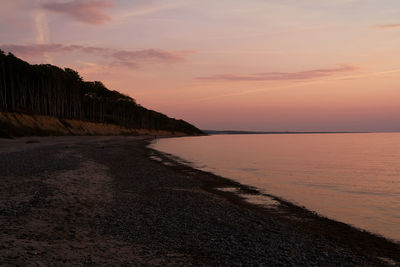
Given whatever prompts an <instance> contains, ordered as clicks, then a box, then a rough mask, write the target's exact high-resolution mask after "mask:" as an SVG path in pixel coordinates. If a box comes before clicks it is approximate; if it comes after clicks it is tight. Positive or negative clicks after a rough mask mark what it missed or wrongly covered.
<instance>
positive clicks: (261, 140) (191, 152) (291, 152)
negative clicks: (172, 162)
mask: <svg viewBox="0 0 400 267" xmlns="http://www.w3.org/2000/svg"><path fill="white" fill-rule="evenodd" d="M151 146H152V148H154V149H156V150H159V151H161V152H164V153H168V154H170V155H172V156H174V157H176V158H179V159H180V160H182V162H185V163H188V164H190V165H191V166H192V167H194V168H197V169H200V170H204V171H208V172H212V173H215V174H217V175H220V176H224V177H227V178H230V179H232V180H236V181H238V182H240V183H242V184H245V185H250V186H254V187H256V188H258V189H259V190H260V191H261V192H264V193H266V194H270V195H274V196H277V197H280V198H283V199H285V200H288V201H290V202H292V203H294V204H297V205H300V206H304V207H306V208H307V209H309V210H312V211H315V212H317V213H318V214H320V215H322V216H325V217H328V218H330V219H334V220H337V221H341V222H344V223H347V224H350V225H353V226H355V227H357V228H360V229H364V230H367V231H370V232H373V233H376V234H379V235H382V236H384V237H386V238H389V239H391V240H394V241H397V242H398V241H400V133H360V134H359V133H340V134H328V133H327V134H257V135H253V134H252V135H211V136H199V137H181V138H167V139H159V140H157V141H156V142H154V143H153V144H152V145H151Z"/></svg>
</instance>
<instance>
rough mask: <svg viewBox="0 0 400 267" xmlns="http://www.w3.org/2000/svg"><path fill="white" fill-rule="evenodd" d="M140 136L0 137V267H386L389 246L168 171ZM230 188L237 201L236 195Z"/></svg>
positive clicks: (185, 171)
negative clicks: (379, 266)
mask: <svg viewBox="0 0 400 267" xmlns="http://www.w3.org/2000/svg"><path fill="white" fill-rule="evenodd" d="M146 139H147V138H146V137H56V138H55V137H47V138H21V139H16V140H8V139H0V185H1V186H0V263H1V264H2V265H5V266H14V265H22V266H24V265H39V266H41V265H140V264H145V265H173V266H175V265H185V266H186V265H229V266H232V265H245V266H248V265H251V266H253V265H260V264H265V265H268V266H270V265H272V266H273V265H287V266H290V265H293V266H299V265H303V266H313V265H314V266H326V265H331V266H337V265H339V266H340V265H359V266H364V265H365V266H376V265H385V264H386V265H395V264H396V262H397V264H399V263H400V246H399V244H395V243H394V242H390V241H388V240H386V239H384V238H381V237H378V236H375V235H372V234H369V233H367V232H362V231H359V230H357V229H355V228H353V227H350V226H348V225H346V224H343V223H338V222H335V221H331V220H328V219H326V218H321V217H318V216H317V215H316V214H314V213H312V212H310V211H307V210H305V209H303V208H300V207H297V206H294V205H292V204H290V203H287V202H285V201H282V200H280V199H277V198H274V197H273V196H270V197H271V198H272V199H274V201H275V204H276V203H278V204H277V205H273V206H260V205H255V204H251V203H249V202H246V201H244V200H243V198H244V197H246V196H253V197H254V196H259V192H258V191H257V190H256V189H254V188H251V187H247V186H245V185H240V184H238V183H236V182H234V181H231V180H229V179H225V178H222V177H218V176H215V175H213V174H210V173H206V172H202V171H198V170H195V169H192V168H190V167H188V166H185V165H182V164H179V163H177V162H175V161H174V160H172V159H171V158H169V157H166V156H165V155H163V154H161V153H159V152H157V151H153V150H150V149H148V148H146V144H147V140H146ZM238 192H239V193H240V194H238Z"/></svg>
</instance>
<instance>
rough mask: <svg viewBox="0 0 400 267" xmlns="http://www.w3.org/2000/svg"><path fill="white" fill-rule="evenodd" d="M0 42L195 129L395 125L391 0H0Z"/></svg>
mask: <svg viewBox="0 0 400 267" xmlns="http://www.w3.org/2000/svg"><path fill="white" fill-rule="evenodd" d="M0 22H1V23H0V36H1V38H0V48H1V49H2V50H5V51H7V52H12V53H14V54H15V55H17V56H18V57H21V58H22V59H24V60H26V61H28V62H30V63H51V64H55V65H58V66H61V67H70V68H73V69H75V70H77V71H79V73H80V74H81V75H82V76H83V78H84V79H86V80H100V81H103V82H104V84H105V85H106V86H107V87H108V88H109V89H112V90H118V91H120V92H123V93H126V94H128V95H130V96H131V97H133V98H135V99H136V100H137V102H138V103H140V104H141V105H143V106H145V107H147V108H150V109H154V110H157V111H160V112H163V113H165V114H167V115H168V116H171V117H175V118H179V119H184V120H187V121H189V122H191V123H193V124H194V125H196V126H198V127H199V128H201V129H217V130H222V129H234V130H267V131H400V1H399V0H246V1H243V0H217V1H216V0H73V1H71V0H1V5H0Z"/></svg>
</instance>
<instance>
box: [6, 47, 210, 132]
mask: <svg viewBox="0 0 400 267" xmlns="http://www.w3.org/2000/svg"><path fill="white" fill-rule="evenodd" d="M202 134H204V133H203V132H202V131H201V130H199V129H198V128H196V127H195V126H193V125H192V124H190V123H188V122H186V121H184V120H180V119H175V118H170V117H168V116H166V115H165V114H162V113H160V112H157V111H154V110H150V109H147V108H145V107H143V106H141V105H140V104H138V103H136V100H135V99H134V98H132V97H130V96H128V95H125V94H122V93H120V92H118V91H115V90H109V89H108V88H107V87H106V86H105V85H104V84H103V83H102V82H100V81H94V82H89V81H84V80H83V78H82V77H81V76H80V75H79V73H78V72H76V71H74V70H72V69H69V68H60V67H57V66H54V65H50V64H40V65H31V64H29V63H27V62H25V61H23V60H21V59H19V58H18V57H16V56H14V55H13V54H12V53H8V54H5V53H4V52H3V51H1V50H0V136H1V137H20V136H30V135H38V136H46V135H202Z"/></svg>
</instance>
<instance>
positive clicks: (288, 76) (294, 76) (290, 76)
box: [197, 65, 358, 81]
mask: <svg viewBox="0 0 400 267" xmlns="http://www.w3.org/2000/svg"><path fill="white" fill-rule="evenodd" d="M357 69H358V68H357V67H354V66H349V65H340V66H339V67H337V68H332V69H315V70H307V71H300V72H265V73H255V74H249V75H235V74H219V75H211V76H206V77H198V78H197V79H200V80H215V81H275V80H310V79H315V78H320V77H326V76H331V75H334V74H337V73H343V72H351V71H355V70H357Z"/></svg>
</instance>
